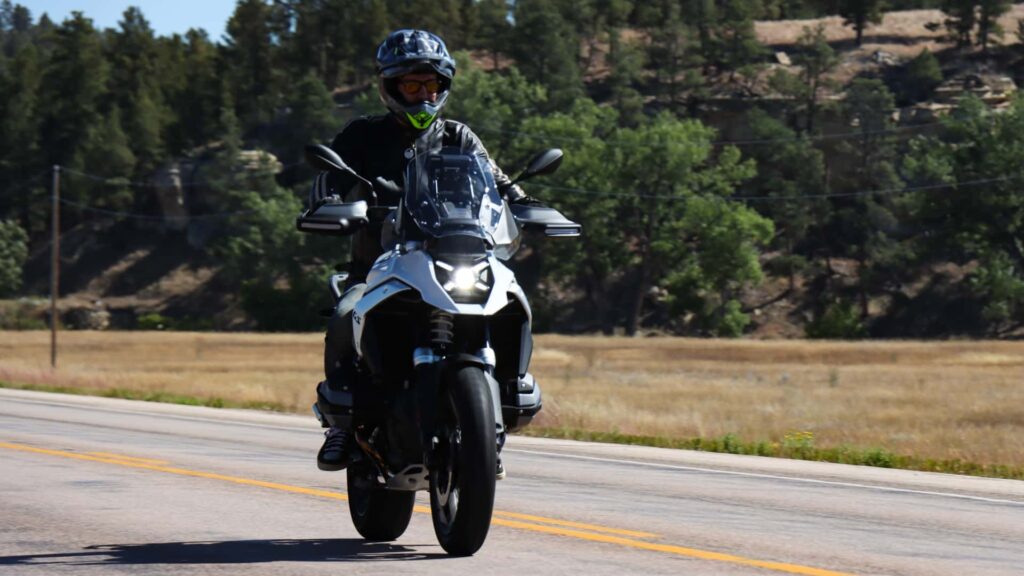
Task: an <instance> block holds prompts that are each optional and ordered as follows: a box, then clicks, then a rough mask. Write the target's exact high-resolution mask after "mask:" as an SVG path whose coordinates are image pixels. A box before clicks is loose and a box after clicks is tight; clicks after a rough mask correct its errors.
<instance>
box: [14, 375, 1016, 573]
mask: <svg viewBox="0 0 1024 576" xmlns="http://www.w3.org/2000/svg"><path fill="white" fill-rule="evenodd" d="M319 444H320V430H319V427H318V425H317V423H316V422H315V421H314V420H313V418H312V417H311V416H309V417H304V416H293V415H282V414H268V413H261V412H246V411H234V410H219V409H212V408H199V407H190V406H178V405H167V404H154V403H143V402H132V401H127V400H114V399H105V398H91V397H78V396H66V395H59V394H42V393H34V392H23V391H13V390H0V574H3V575H7V574H26V575H28V574H31V575H35V574H65V573H74V574H84V575H92V574H118V573H132V574H179V573H185V574H217V575H220V574H247V575H249V574H274V575H282V574H285V575H287V574H302V575H314V574H333V575H337V574H346V575H349V574H389V575H393V574H396V573H399V572H400V573H402V574H455V573H458V574H473V575H474V576H477V575H485V574H519V573H529V574H530V575H531V576H540V575H548V574H559V575H561V574H583V573H585V574H587V575H588V576H598V575H605V574H608V575H611V574H614V575H616V576H621V575H623V574H687V575H697V574H714V575H719V574H725V575H733V574H751V575H756V574H763V575H770V574H805V575H814V576H836V575H840V574H901V575H903V574H906V575H941V574H950V575H957V576H963V575H967V574H969V575H972V576H974V575H981V574H993V575H994V574H1006V575H1011V574H1012V575H1020V574H1024V482H1019V481H1011V480H995V479H984V478H969V477H961V476H952V475H942V474H929V473H919V472H908V471H899V470H884V469H874V468H865V467H854V466H844V465H835V464H824V463H816V462H797V461H787V460H779V459H769V458H758V457H747V456H734V455H725V454H705V453H697V452H688V451H679V450H663V449H656V448H646V447H632V446H613V445H602V444H586V443H577V442H571V441H556V440H544V439H535V438H525V437H518V436H517V437H513V438H511V439H510V441H509V443H508V445H507V447H506V451H505V453H504V457H503V459H504V461H505V463H506V468H507V469H508V472H509V477H508V479H506V480H504V481H502V482H500V483H499V484H498V495H497V500H496V503H495V516H494V521H493V525H492V527H491V532H490V534H489V536H488V539H487V542H486V544H485V545H484V547H483V549H481V551H480V552H479V553H477V555H475V556H474V557H472V558H448V557H446V556H445V554H444V552H443V550H441V548H440V547H439V546H438V545H437V542H436V539H435V537H434V534H433V530H432V527H431V522H430V515H429V511H428V508H427V507H428V502H427V499H426V498H425V494H421V498H420V499H419V500H418V507H417V513H416V514H414V516H413V520H412V523H411V524H410V527H409V530H408V531H407V532H406V534H405V535H404V536H402V537H401V538H400V539H399V540H397V541H396V542H393V543H386V544H381V543H366V542H364V541H362V540H361V539H360V538H359V536H358V534H356V532H355V530H354V529H353V528H352V526H351V523H350V521H349V518H348V509H347V502H346V501H345V490H344V477H343V474H337V473H325V472H320V471H318V470H316V466H315V464H314V458H315V452H316V449H317V448H318V447H319Z"/></svg>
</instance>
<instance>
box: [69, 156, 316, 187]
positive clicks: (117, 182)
mask: <svg viewBox="0 0 1024 576" xmlns="http://www.w3.org/2000/svg"><path fill="white" fill-rule="evenodd" d="M304 164H305V162H294V163H292V164H286V165H283V166H281V168H280V169H279V170H261V171H253V172H245V171H243V172H238V173H240V174H243V175H244V176H246V177H252V176H276V175H277V174H280V173H281V172H283V171H285V170H291V169H292V168H295V167H296V166H302V165H304ZM60 171H61V173H63V174H72V175H75V176H80V177H82V178H85V179H87V180H92V181H94V182H99V183H101V184H108V185H111V186H128V187H132V188H156V187H157V186H158V185H157V184H156V183H154V182H137V181H132V180H128V179H125V178H120V177H108V176H99V175H97V174H89V173H88V172H82V171H81V170H74V169H71V168H65V167H63V166H61V168H60ZM210 183H211V181H210V180H193V181H188V182H182V183H180V184H178V185H174V186H171V187H173V188H177V187H181V188H199V187H202V186H206V185H208V184H210Z"/></svg>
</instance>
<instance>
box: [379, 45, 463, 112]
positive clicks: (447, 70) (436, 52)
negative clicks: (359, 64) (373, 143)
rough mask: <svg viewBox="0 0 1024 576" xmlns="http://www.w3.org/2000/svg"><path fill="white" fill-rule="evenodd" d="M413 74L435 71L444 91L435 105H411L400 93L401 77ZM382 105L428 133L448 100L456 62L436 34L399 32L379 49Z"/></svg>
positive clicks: (438, 95)
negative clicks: (428, 129) (427, 130)
mask: <svg viewBox="0 0 1024 576" xmlns="http://www.w3.org/2000/svg"><path fill="white" fill-rule="evenodd" d="M412 72H436V73H437V75H438V79H439V80H440V83H441V88H440V90H439V91H438V94H437V100H436V101H434V102H417V103H409V102H406V101H405V98H403V97H402V95H401V94H400V93H399V92H398V78H399V77H400V76H403V75H405V74H409V73H412ZM377 74H378V75H379V76H380V85H379V86H378V90H379V91H380V99H381V102H383V103H384V105H385V106H387V108H388V110H390V111H391V113H392V114H394V115H395V116H397V117H398V118H399V119H400V120H402V121H403V122H405V123H407V124H409V125H410V126H412V127H413V128H416V129H417V130H426V129H427V128H429V127H430V125H431V124H433V122H434V120H435V119H436V118H437V115H438V113H440V112H441V109H442V108H444V105H445V102H447V101H448V94H449V92H450V90H451V86H452V79H453V78H454V77H455V59H454V58H452V57H451V55H450V54H448V48H447V47H445V45H444V40H441V38H440V37H438V36H437V35H436V34H432V33H430V32H427V31H425V30H396V31H394V32H392V33H391V34H388V37H387V38H385V39H384V42H382V43H381V45H380V47H378V48H377Z"/></svg>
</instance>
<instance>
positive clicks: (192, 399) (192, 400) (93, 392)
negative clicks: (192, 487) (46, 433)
mask: <svg viewBox="0 0 1024 576" xmlns="http://www.w3.org/2000/svg"><path fill="white" fill-rule="evenodd" d="M0 388H8V389H11V390H31V391H35V392H57V393H60V394H75V395H78V396H101V397H103V398H123V399H125V400H142V401H143V402H163V403H165V404H186V405H188V406H207V407H209V408H240V409H243V410H271V411H274V412H286V410H285V408H284V406H281V405H280V404H274V403H271V402H232V401H230V400H224V399H223V398H218V397H215V396H214V397H207V398H201V397H198V396H186V395H184V394H171V393H168V392H147V391H141V390H128V389H125V388H110V389H104V390H100V389H92V388H74V387H70V386H45V385H39V384H17V383H12V382H4V381H3V380H0Z"/></svg>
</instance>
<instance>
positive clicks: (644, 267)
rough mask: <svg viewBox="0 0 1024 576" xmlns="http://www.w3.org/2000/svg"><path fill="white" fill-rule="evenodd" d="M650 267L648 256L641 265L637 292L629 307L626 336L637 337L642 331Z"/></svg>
mask: <svg viewBox="0 0 1024 576" xmlns="http://www.w3.org/2000/svg"><path fill="white" fill-rule="evenodd" d="M648 267H649V265H648V263H647V256H646V255H645V256H644V260H643V262H641V264H640V270H639V274H638V276H639V278H638V279H637V286H636V292H635V293H634V294H633V302H632V303H631V304H632V305H631V306H630V307H629V316H628V317H627V318H626V336H636V333H637V332H638V331H639V330H640V318H641V317H642V316H643V312H644V299H645V298H646V297H647V291H648V290H649V289H650V281H649V280H648V277H649V276H650V273H649V271H648Z"/></svg>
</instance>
